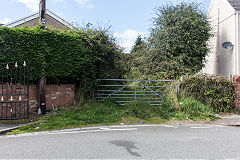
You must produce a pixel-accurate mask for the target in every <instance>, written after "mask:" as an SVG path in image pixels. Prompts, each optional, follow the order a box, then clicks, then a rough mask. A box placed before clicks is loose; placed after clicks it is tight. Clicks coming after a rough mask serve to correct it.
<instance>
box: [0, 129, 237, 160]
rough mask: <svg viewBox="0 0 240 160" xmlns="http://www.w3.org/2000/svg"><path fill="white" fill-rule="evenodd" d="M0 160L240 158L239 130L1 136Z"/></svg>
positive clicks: (87, 131)
mask: <svg viewBox="0 0 240 160" xmlns="http://www.w3.org/2000/svg"><path fill="white" fill-rule="evenodd" d="M0 159H240V128H239V127H227V126H221V125H200V124H185V125H140V126H125V125H120V126H103V127H93V128H81V129H73V130H62V131H54V132H40V133H35V134H22V135H17V136H15V135H12V136H0Z"/></svg>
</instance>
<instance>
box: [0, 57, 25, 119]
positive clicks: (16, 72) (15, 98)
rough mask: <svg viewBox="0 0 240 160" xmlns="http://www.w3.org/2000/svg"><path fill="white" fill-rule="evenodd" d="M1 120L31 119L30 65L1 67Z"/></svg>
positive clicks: (18, 64) (15, 64)
mask: <svg viewBox="0 0 240 160" xmlns="http://www.w3.org/2000/svg"><path fill="white" fill-rule="evenodd" d="M0 76H1V79H0V82H1V84H0V85H1V86H0V119H2V120H3V119H6V120H10V119H27V118H29V63H28V61H18V62H12V63H2V64H1V65H0Z"/></svg>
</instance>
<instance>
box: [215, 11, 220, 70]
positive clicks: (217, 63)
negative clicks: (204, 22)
mask: <svg viewBox="0 0 240 160" xmlns="http://www.w3.org/2000/svg"><path fill="white" fill-rule="evenodd" d="M219 30H220V9H219V8H218V24H217V40H216V41H217V45H216V54H215V56H216V57H215V58H216V59H215V62H214V63H215V71H214V74H215V75H218V74H219V73H220V64H219V63H220V54H219V50H220V49H219V47H220V45H219Z"/></svg>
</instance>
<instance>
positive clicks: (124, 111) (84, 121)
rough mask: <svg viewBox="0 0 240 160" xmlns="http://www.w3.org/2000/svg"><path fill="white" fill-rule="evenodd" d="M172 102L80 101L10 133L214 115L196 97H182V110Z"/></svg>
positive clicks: (195, 118) (213, 116)
mask: <svg viewBox="0 0 240 160" xmlns="http://www.w3.org/2000/svg"><path fill="white" fill-rule="evenodd" d="M171 104H172V102H171V100H170V99H166V100H165V102H164V103H163V105H162V106H151V105H148V104H143V103H132V104H129V105H126V106H116V105H114V104H112V103H111V102H107V103H100V104H96V103H89V104H85V105H84V106H81V105H79V106H77V107H76V108H74V109H71V110H69V109H68V110H66V109H61V108H60V109H58V110H56V111H55V112H53V113H51V114H50V115H48V116H46V117H44V118H42V119H41V120H40V121H38V122H37V123H34V124H31V125H28V126H24V127H21V128H20V129H17V130H14V131H13V132H12V133H11V134H18V133H26V132H38V131H46V130H56V129H66V128H75V127H83V126H96V125H97V126H98V125H108V124H120V123H124V124H139V123H140V124H141V123H158V124H159V123H163V122H166V121H169V120H171V119H175V120H186V119H192V120H202V119H205V120H214V119H216V117H215V115H214V113H213V112H211V108H209V107H208V106H205V105H203V104H201V103H200V102H198V101H196V100H192V99H183V100H182V105H181V110H176V109H174V107H172V105H171ZM192 106H193V107H192ZM195 109H199V111H197V112H195V111H196V110H195Z"/></svg>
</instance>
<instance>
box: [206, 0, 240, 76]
mask: <svg viewBox="0 0 240 160" xmlns="http://www.w3.org/2000/svg"><path fill="white" fill-rule="evenodd" d="M218 14H219V37H217V34H218V33H217V31H218ZM208 16H209V21H210V23H211V25H212V27H213V28H212V33H213V34H214V37H213V38H212V39H211V40H210V41H209V48H210V53H209V54H208V56H207V57H206V59H207V62H206V66H205V68H204V69H203V73H208V74H221V75H224V76H226V77H227V78H229V77H230V75H234V74H235V71H236V70H235V58H234V56H235V50H236V49H235V48H236V45H235V44H236V43H235V42H236V36H235V35H236V25H235V23H236V16H235V13H234V9H233V8H232V7H231V6H230V4H228V2H227V0H212V4H211V8H210V9H209V14H208ZM227 41H229V42H232V43H233V44H234V48H233V49H232V50H226V49H224V48H222V44H223V43H224V42H227ZM217 55H219V58H217Z"/></svg>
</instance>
